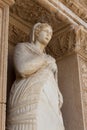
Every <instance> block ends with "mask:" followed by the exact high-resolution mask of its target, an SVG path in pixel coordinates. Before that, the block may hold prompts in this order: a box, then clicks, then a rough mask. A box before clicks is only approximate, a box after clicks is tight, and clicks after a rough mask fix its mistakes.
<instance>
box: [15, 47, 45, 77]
mask: <svg viewBox="0 0 87 130" xmlns="http://www.w3.org/2000/svg"><path fill="white" fill-rule="evenodd" d="M30 53H31V52H30ZM14 64H15V68H16V71H17V72H18V73H19V74H20V75H21V76H22V77H27V76H29V75H31V74H33V73H35V72H37V71H38V70H39V69H41V68H42V67H45V66H46V65H47V63H46V61H45V58H44V56H43V55H42V56H39V55H38V56H37V55H33V54H30V56H29V55H28V54H27V53H26V51H25V49H24V48H23V47H22V46H17V47H16V49H15V54H14Z"/></svg>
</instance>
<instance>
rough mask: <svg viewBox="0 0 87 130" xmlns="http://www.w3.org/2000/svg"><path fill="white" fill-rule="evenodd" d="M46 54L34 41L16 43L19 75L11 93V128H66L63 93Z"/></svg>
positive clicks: (9, 126) (38, 129)
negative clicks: (60, 95) (62, 110)
mask: <svg viewBox="0 0 87 130" xmlns="http://www.w3.org/2000/svg"><path fill="white" fill-rule="evenodd" d="M46 56H48V55H47V54H44V53H40V52H39V51H38V49H37V48H36V47H35V45H34V44H29V43H20V44H18V45H17V46H16V49H15V53H14V64H15V69H16V72H17V79H16V80H15V82H14V84H13V86H12V88H11V92H10V97H9V103H8V116H7V130H64V126H63V121H62V115H61V112H60V108H59V105H58V104H59V102H60V99H59V98H60V97H59V96H58V95H59V94H61V93H60V91H59V88H58V85H57V82H56V79H55V75H54V73H53V72H52V70H51V69H50V68H49V67H48V66H47V65H46V61H45V57H46ZM53 60H54V59H53Z"/></svg>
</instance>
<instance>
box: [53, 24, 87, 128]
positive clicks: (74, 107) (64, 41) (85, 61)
mask: <svg viewBox="0 0 87 130" xmlns="http://www.w3.org/2000/svg"><path fill="white" fill-rule="evenodd" d="M54 37H55V38H56V39H57V41H56V44H57V47H56V51H55V52H57V53H56V58H57V63H58V70H59V71H58V81H59V87H60V90H61V92H62V94H63V97H64V105H63V109H62V111H63V118H64V124H65V128H66V130H87V31H86V30H85V29H84V28H83V27H82V26H79V25H78V26H72V25H71V26H67V27H65V28H63V29H62V30H61V31H60V32H59V31H58V32H56V34H54ZM57 54H58V55H57Z"/></svg>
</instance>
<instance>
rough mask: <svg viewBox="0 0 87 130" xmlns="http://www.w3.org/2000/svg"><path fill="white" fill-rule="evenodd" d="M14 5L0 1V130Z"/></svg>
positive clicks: (1, 128) (3, 129) (3, 0)
mask: <svg viewBox="0 0 87 130" xmlns="http://www.w3.org/2000/svg"><path fill="white" fill-rule="evenodd" d="M12 3H13V0H1V1H0V130H5V108H6V87H7V86H6V85H7V84H6V83H7V82H6V81H7V54H8V22H9V5H11V4H12Z"/></svg>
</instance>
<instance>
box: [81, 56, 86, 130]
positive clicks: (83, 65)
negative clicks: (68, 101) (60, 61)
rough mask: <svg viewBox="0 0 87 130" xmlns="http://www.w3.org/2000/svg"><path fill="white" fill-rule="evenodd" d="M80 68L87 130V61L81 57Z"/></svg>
mask: <svg viewBox="0 0 87 130" xmlns="http://www.w3.org/2000/svg"><path fill="white" fill-rule="evenodd" d="M79 67H80V81H81V94H82V104H83V112H84V124H85V128H87V116H86V115H87V61H85V60H84V59H82V58H81V57H79Z"/></svg>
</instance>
